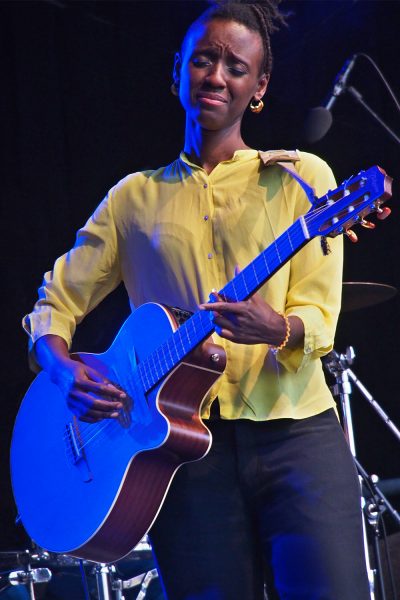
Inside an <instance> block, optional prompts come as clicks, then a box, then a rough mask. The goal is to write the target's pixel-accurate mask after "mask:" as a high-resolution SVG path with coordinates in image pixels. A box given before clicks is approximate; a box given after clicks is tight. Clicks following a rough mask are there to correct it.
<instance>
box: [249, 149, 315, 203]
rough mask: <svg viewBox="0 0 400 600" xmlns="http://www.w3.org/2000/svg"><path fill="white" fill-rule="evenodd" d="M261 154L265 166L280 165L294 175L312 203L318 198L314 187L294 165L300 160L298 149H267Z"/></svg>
mask: <svg viewBox="0 0 400 600" xmlns="http://www.w3.org/2000/svg"><path fill="white" fill-rule="evenodd" d="M259 155H260V158H261V160H262V162H263V163H264V166H268V165H275V164H276V165H279V166H280V167H282V169H284V170H285V171H286V172H287V173H289V174H290V175H291V176H292V177H294V179H295V180H296V181H297V182H298V183H299V184H300V185H301V187H302V188H303V190H304V191H305V193H306V196H307V198H308V200H309V202H310V204H313V203H314V200H315V198H316V196H315V191H314V188H312V187H311V185H309V184H308V183H307V182H306V181H305V179H303V178H302V177H300V175H299V174H298V172H297V171H296V168H295V166H294V163H296V162H297V161H299V160H300V156H299V154H298V152H297V150H267V151H266V152H259Z"/></svg>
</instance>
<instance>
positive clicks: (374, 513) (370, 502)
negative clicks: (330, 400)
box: [322, 309, 400, 600]
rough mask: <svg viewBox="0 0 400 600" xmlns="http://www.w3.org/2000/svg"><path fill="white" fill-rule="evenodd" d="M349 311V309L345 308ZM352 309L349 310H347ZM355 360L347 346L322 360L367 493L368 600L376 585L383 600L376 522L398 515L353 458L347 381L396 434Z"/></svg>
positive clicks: (398, 434) (364, 498) (399, 434)
mask: <svg viewBox="0 0 400 600" xmlns="http://www.w3.org/2000/svg"><path fill="white" fill-rule="evenodd" d="M349 310H350V309H349ZM351 310H352V309H351ZM354 359H355V352H354V349H353V348H352V347H351V346H350V347H348V348H347V350H346V353H345V354H339V353H337V352H336V351H335V350H332V352H330V353H329V354H328V355H327V356H326V357H324V358H323V359H322V362H323V364H324V367H325V368H326V369H327V371H328V372H329V373H330V374H331V375H333V376H334V377H335V380H336V384H335V385H334V386H332V387H331V391H332V393H333V396H335V397H336V398H337V399H338V402H339V407H340V409H341V417H342V426H343V430H344V433H345V436H346V439H347V441H348V444H349V447H350V450H351V453H352V455H353V458H354V461H355V464H356V467H357V470H358V473H359V478H360V485H361V486H362V483H363V482H364V489H365V488H367V490H368V492H369V493H368V494H366V493H365V491H363V487H362V488H361V489H362V491H361V507H362V517H363V537H364V552H365V562H366V566H367V572H368V579H369V584H370V596H371V600H375V598H376V595H375V594H376V591H377V583H378V584H379V590H380V598H381V600H386V594H385V586H384V582H383V575H382V573H383V571H382V561H381V554H380V547H379V540H380V537H381V534H380V529H379V525H380V519H381V516H382V514H383V512H384V511H386V510H388V512H389V514H390V515H391V516H392V518H393V519H394V521H395V522H396V524H397V525H398V526H399V528H400V515H399V513H398V512H397V511H396V510H395V509H394V507H393V506H392V505H391V504H390V502H389V501H388V500H387V498H386V497H385V496H384V494H383V493H382V491H381V490H380V489H379V487H378V485H377V482H378V478H377V477H376V476H375V475H371V476H370V475H368V473H367V472H366V471H365V469H364V468H363V467H362V465H361V464H360V463H359V461H358V460H357V457H356V448H355V440H354V429H353V422H352V415H351V406H350V395H351V393H352V386H351V382H353V383H354V384H355V385H356V386H357V388H358V389H359V390H360V391H361V393H362V395H363V397H364V398H365V399H366V400H367V401H368V402H369V404H370V405H371V406H372V408H373V409H374V410H375V411H376V413H377V414H378V415H379V417H380V418H381V419H382V420H383V421H384V423H385V424H386V425H387V427H389V429H390V430H391V431H392V433H394V435H395V436H396V438H397V439H398V440H399V441H400V431H399V429H398V428H397V427H396V425H395V424H394V423H393V421H391V419H390V418H389V417H388V415H387V414H386V413H385V411H384V410H383V409H382V407H381V406H380V405H379V404H378V402H377V401H376V400H375V399H374V398H373V396H372V395H371V394H370V393H369V392H368V390H367V389H366V387H365V386H364V385H363V384H362V383H361V381H360V380H359V379H358V377H357V376H356V375H355V373H354V372H353V371H352V370H351V369H350V365H352V364H353V362H354ZM366 524H368V525H369V526H370V529H369V531H372V535H373V540H374V558H375V568H374V569H372V568H371V557H370V550H369V545H368V535H367V528H366Z"/></svg>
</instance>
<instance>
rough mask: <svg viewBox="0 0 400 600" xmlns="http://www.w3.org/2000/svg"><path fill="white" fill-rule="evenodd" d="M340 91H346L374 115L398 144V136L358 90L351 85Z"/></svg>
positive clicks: (399, 139) (399, 142) (399, 140)
mask: <svg viewBox="0 0 400 600" xmlns="http://www.w3.org/2000/svg"><path fill="white" fill-rule="evenodd" d="M342 91H344V92H348V93H349V94H350V95H351V96H352V97H353V98H354V99H355V100H356V101H357V102H358V103H359V104H361V106H363V107H364V108H365V110H367V111H368V112H369V114H370V115H371V116H372V117H374V119H375V120H376V121H377V122H378V123H379V124H380V125H382V127H383V128H384V129H385V130H386V131H387V132H388V133H389V135H391V136H392V138H393V139H394V140H395V141H396V142H397V143H398V144H400V138H399V137H398V136H397V135H396V134H395V133H394V131H393V130H392V129H391V128H390V127H389V125H387V124H386V123H385V122H384V121H383V120H382V119H381V117H380V116H379V115H378V114H377V113H376V112H375V111H374V110H373V109H372V108H371V107H370V106H369V104H367V103H366V102H365V100H364V98H363V96H362V94H360V92H359V91H358V90H357V89H356V88H355V87H354V86H352V85H349V86H344V87H343V88H342Z"/></svg>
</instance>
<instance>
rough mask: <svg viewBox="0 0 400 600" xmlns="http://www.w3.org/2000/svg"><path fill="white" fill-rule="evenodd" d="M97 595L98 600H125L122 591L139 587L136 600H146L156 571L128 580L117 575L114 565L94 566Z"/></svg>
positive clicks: (156, 573)
mask: <svg viewBox="0 0 400 600" xmlns="http://www.w3.org/2000/svg"><path fill="white" fill-rule="evenodd" d="M95 576H96V583H97V593H98V598H99V600H125V597H124V595H123V590H129V589H132V588H134V587H138V586H139V585H140V589H139V593H138V595H137V596H136V600H144V598H146V593H147V589H148V587H149V585H150V583H151V582H152V580H153V579H155V578H156V577H158V572H157V569H151V570H150V571H147V573H142V574H141V575H136V577H132V578H130V579H121V578H119V577H118V575H117V570H116V568H115V565H107V564H97V565H96V566H95Z"/></svg>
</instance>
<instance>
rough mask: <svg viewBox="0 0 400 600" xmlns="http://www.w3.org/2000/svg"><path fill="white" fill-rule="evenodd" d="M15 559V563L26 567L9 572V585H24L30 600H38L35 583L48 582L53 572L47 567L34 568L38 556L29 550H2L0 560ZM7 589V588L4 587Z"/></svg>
mask: <svg viewBox="0 0 400 600" xmlns="http://www.w3.org/2000/svg"><path fill="white" fill-rule="evenodd" d="M11 558H12V559H13V565H14V566H15V564H20V565H22V566H23V567H24V568H23V569H19V570H17V571H10V572H9V573H8V585H7V586H6V587H8V586H17V585H24V586H25V587H26V589H27V591H28V593H29V598H30V600H36V596H35V588H34V584H35V583H48V582H49V581H50V580H51V578H52V572H51V571H50V569H48V568H47V567H37V568H32V561H34V560H36V559H37V556H36V555H34V554H31V552H30V551H29V550H25V551H24V552H1V553H0V560H1V561H2V562H3V561H4V560H5V559H6V560H8V561H9V562H10V560H11ZM3 589H5V588H3Z"/></svg>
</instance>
